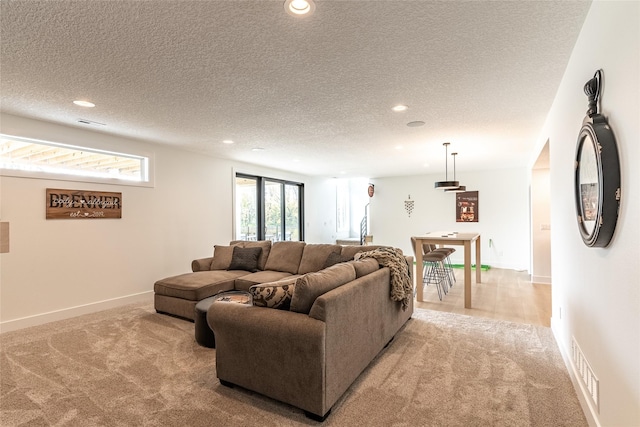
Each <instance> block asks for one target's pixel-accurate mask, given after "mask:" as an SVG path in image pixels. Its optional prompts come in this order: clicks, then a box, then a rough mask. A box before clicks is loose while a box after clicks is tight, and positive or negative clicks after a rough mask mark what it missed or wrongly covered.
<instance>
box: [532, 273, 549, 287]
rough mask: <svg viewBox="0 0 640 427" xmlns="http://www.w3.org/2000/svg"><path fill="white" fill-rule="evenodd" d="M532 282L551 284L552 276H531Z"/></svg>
mask: <svg viewBox="0 0 640 427" xmlns="http://www.w3.org/2000/svg"><path fill="white" fill-rule="evenodd" d="M531 282H532V283H540V284H542V285H550V284H551V277H549V276H533V275H532V276H531Z"/></svg>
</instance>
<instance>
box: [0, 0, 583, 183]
mask: <svg viewBox="0 0 640 427" xmlns="http://www.w3.org/2000/svg"><path fill="white" fill-rule="evenodd" d="M283 3H284V0H259V1H258V0H253V1H251V0H246V1H232V0H231V1H217V0H209V1H203V0H200V1H190V0H172V1H168V0H165V1H159V0H158V1H134V0H130V1H99V0H85V1H69V0H62V1H55V2H52V1H39V0H23V1H4V0H3V1H2V2H1V6H0V7H1V9H0V12H1V24H2V28H1V39H0V40H1V46H0V47H1V51H0V55H1V56H0V66H1V68H0V72H1V74H0V91H1V92H0V93H1V104H0V105H1V109H2V111H3V112H5V113H9V114H15V115H20V116H26V117H31V118H36V119H42V120H47V121H52V122H57V123H63V124H67V125H71V126H76V127H83V128H90V129H93V130H96V131H99V132H107V133H110V134H114V135H119V136H124V137H129V138H136V139H140V140H145V141H151V142H155V143H159V144H170V145H174V146H178V147H182V148H184V149H188V150H191V151H195V152H201V153H206V154H209V155H212V156H216V157H221V158H226V159H234V160H239V161H244V162H249V163H255V164H259V165H265V166H270V167H275V168H279V169H285V170H289V171H293V172H299V173H302V174H307V175H320V176H354V177H355V176H359V177H360V176H364V177H370V178H374V177H382V176H394V175H409V174H427V173H443V174H444V163H445V151H444V148H443V146H442V143H443V142H445V141H450V142H451V147H450V150H449V153H451V151H457V152H458V153H459V155H458V156H457V161H456V167H457V171H467V170H478V169H491V168H504V167H516V166H526V165H528V164H529V163H530V162H531V160H532V158H531V157H532V155H533V153H532V148H533V145H534V144H535V143H536V141H537V139H538V137H539V135H538V133H539V131H540V129H541V127H542V125H543V123H544V119H545V117H546V114H547V112H548V110H549V108H550V106H551V104H552V102H553V98H554V95H555V93H556V90H557V88H558V85H559V83H560V80H561V78H562V76H563V72H564V70H565V67H566V65H567V62H568V59H569V56H570V54H571V50H572V48H573V45H574V43H575V41H576V39H577V36H578V33H579V31H580V28H581V26H582V23H583V22H584V19H585V16H586V13H587V11H588V9H589V7H590V2H586V1H568V0H561V1H553V0H551V1H431V0H429V1H427V0H425V1H405V0H395V1H394V0H389V1H385V0H381V1H355V0H343V1H338V0H324V1H323V0H318V1H317V2H316V5H317V7H316V11H315V14H313V15H312V16H310V17H306V18H303V19H299V18H295V17H292V16H290V15H288V14H286V13H285V12H284V8H283ZM581 90H582V88H576V96H580V94H581ZM75 99H87V100H90V101H92V102H94V103H95V104H96V107H95V108H91V109H87V108H82V107H78V106H75V105H74V104H72V101H73V100H75ZM396 104H406V105H408V106H409V110H408V111H405V112H403V113H394V112H392V111H391V107H392V106H394V105H396ZM585 105H586V104H585ZM585 108H586V107H585ZM78 119H87V120H91V121H95V122H99V123H104V124H105V126H96V125H85V124H80V123H78ZM418 120H419V121H424V122H425V125H424V126H421V127H408V126H407V123H409V122H411V121H418ZM225 139H231V140H233V141H235V144H232V145H227V144H222V141H223V140H225ZM257 147H259V148H263V149H264V150H263V151H259V152H255V151H252V149H253V148H257ZM426 165H428V166H426ZM451 171H452V163H451V158H450V159H449V174H450V175H451Z"/></svg>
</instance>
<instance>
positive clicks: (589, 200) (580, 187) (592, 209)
mask: <svg viewBox="0 0 640 427" xmlns="http://www.w3.org/2000/svg"><path fill="white" fill-rule="evenodd" d="M577 158H578V163H577V170H576V179H577V182H576V187H577V188H576V190H577V191H578V192H579V194H580V202H579V205H578V213H579V216H580V221H579V225H580V227H581V228H582V230H581V231H582V234H583V235H587V236H590V235H591V234H593V231H594V229H595V225H596V218H597V217H598V213H599V212H598V211H599V209H600V205H599V201H600V195H599V192H600V186H599V185H598V183H599V182H600V171H599V168H598V164H599V161H598V158H597V154H596V147H595V142H594V141H593V138H592V137H591V134H590V132H588V131H587V130H584V131H583V132H581V134H580V139H579V141H578V155H577Z"/></svg>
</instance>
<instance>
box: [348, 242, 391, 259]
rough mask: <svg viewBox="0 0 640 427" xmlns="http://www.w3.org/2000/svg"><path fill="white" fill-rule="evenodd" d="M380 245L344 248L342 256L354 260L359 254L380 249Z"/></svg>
mask: <svg viewBox="0 0 640 427" xmlns="http://www.w3.org/2000/svg"><path fill="white" fill-rule="evenodd" d="M380 247H382V246H379V245H351V246H343V247H342V251H341V252H340V255H342V256H345V257H349V258H351V259H353V257H355V256H356V254H357V253H358V252H367V251H372V250H374V249H377V248H380Z"/></svg>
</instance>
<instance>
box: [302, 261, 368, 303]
mask: <svg viewBox="0 0 640 427" xmlns="http://www.w3.org/2000/svg"><path fill="white" fill-rule="evenodd" d="M355 278H356V270H355V268H354V267H353V265H352V264H351V263H341V264H336V265H332V266H331V267H328V268H325V269H324V270H320V271H317V272H314V273H307V274H305V275H304V276H302V277H299V278H298V280H297V281H296V287H295V290H294V292H293V297H292V298H291V309H290V310H291V311H296V312H298V313H305V314H309V311H310V310H311V307H312V306H313V303H314V302H315V300H316V298H318V297H319V296H320V295H322V294H324V293H326V292H329V291H330V290H332V289H335V288H337V287H339V286H342V285H344V284H345V283H348V282H350V281H352V280H355Z"/></svg>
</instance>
